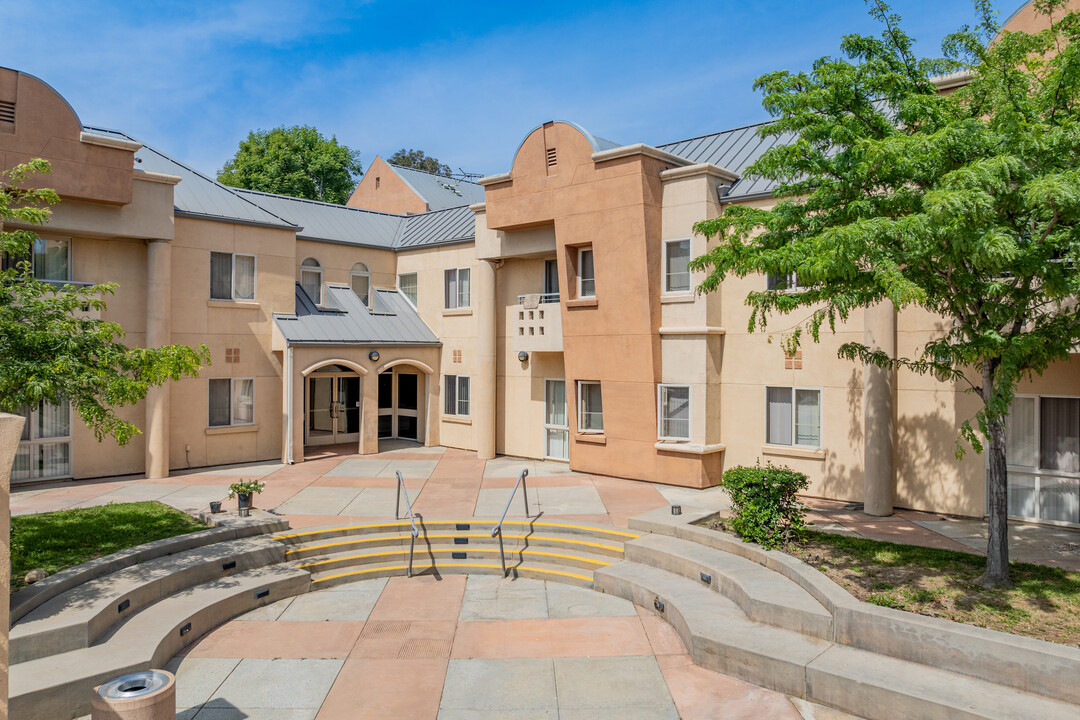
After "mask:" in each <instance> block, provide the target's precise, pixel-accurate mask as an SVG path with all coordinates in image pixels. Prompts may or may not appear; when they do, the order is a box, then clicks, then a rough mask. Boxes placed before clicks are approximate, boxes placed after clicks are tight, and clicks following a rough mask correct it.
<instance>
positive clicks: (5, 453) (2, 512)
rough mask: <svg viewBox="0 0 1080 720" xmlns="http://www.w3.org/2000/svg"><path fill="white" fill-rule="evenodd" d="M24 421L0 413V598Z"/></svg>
mask: <svg viewBox="0 0 1080 720" xmlns="http://www.w3.org/2000/svg"><path fill="white" fill-rule="evenodd" d="M23 422H24V419H23V417H22V416H21V415H8V414H7V413H0V568H3V570H2V571H0V572H2V574H3V575H2V577H3V580H2V582H0V597H7V596H8V593H9V592H11V464H12V463H13V462H15V453H16V452H18V450H19V438H20V436H22V429H23ZM9 620H10V608H9V607H8V603H6V602H5V603H0V720H7V716H8V707H7V705H8V626H9V624H10V622H9Z"/></svg>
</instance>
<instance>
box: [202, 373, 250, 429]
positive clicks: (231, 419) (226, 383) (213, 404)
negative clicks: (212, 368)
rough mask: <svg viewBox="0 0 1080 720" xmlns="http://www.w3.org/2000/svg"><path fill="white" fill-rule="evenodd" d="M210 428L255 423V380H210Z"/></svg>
mask: <svg viewBox="0 0 1080 720" xmlns="http://www.w3.org/2000/svg"><path fill="white" fill-rule="evenodd" d="M209 399H210V419H209V425H210V427H225V426H228V425H252V424H254V422H255V378H220V379H211V380H210V398H209Z"/></svg>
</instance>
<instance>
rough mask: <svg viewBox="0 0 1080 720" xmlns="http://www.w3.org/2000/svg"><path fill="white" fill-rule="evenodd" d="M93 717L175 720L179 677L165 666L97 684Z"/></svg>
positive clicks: (92, 705)
mask: <svg viewBox="0 0 1080 720" xmlns="http://www.w3.org/2000/svg"><path fill="white" fill-rule="evenodd" d="M90 706H91V709H92V712H91V715H90V717H91V719H92V720H175V718H176V677H174V676H173V674H172V673H170V672H166V671H164V670H144V671H142V672H136V673H130V674H128V675H121V676H120V677H118V678H114V679H112V680H110V681H109V682H107V683H102V684H101V685H98V686H97V687H96V688H94V695H93V697H92V698H91V699H90Z"/></svg>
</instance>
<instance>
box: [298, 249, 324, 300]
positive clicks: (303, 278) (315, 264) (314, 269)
mask: <svg viewBox="0 0 1080 720" xmlns="http://www.w3.org/2000/svg"><path fill="white" fill-rule="evenodd" d="M322 277H323V276H322V265H321V264H320V263H319V261H318V260H316V259H315V258H311V257H309V258H304V260H303V262H301V263H300V287H301V288H303V289H304V292H305V293H307V296H308V297H309V298H311V302H313V303H315V304H316V305H322V285H323V281H322Z"/></svg>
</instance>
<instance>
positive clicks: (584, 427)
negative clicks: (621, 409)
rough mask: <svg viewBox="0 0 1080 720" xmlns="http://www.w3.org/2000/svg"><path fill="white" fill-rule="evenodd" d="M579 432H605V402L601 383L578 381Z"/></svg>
mask: <svg viewBox="0 0 1080 720" xmlns="http://www.w3.org/2000/svg"><path fill="white" fill-rule="evenodd" d="M577 389H578V432H581V433H602V432H604V401H603V397H602V396H601V393H600V383H599V382H596V381H595V380H578V384H577Z"/></svg>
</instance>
